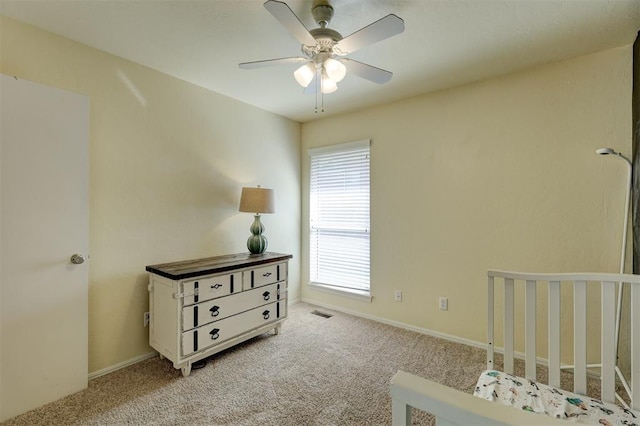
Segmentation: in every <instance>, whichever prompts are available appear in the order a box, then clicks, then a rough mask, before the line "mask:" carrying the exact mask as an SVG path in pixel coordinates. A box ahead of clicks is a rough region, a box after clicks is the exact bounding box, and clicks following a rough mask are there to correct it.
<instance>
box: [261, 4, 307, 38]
mask: <svg viewBox="0 0 640 426" xmlns="http://www.w3.org/2000/svg"><path fill="white" fill-rule="evenodd" d="M264 7H265V9H267V10H268V11H269V13H271V14H272V15H273V17H274V18H276V19H277V20H278V22H280V24H282V26H283V27H285V28H286V29H287V30H288V31H289V32H290V33H291V34H293V36H294V37H295V38H296V39H297V40H298V41H299V42H300V43H302V44H304V45H307V46H315V45H316V44H317V43H316V39H315V38H313V36H312V35H311V33H309V30H308V29H307V27H305V26H304V24H303V23H302V21H300V18H298V17H297V16H296V14H295V13H293V11H292V10H291V8H289V6H288V5H287V4H286V3H283V2H281V1H276V0H268V1H267V2H265V4H264Z"/></svg>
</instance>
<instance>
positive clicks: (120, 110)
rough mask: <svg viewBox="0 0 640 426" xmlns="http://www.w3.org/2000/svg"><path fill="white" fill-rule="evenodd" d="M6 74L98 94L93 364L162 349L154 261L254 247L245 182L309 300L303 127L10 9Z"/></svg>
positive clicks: (93, 125)
mask: <svg viewBox="0 0 640 426" xmlns="http://www.w3.org/2000/svg"><path fill="white" fill-rule="evenodd" d="M1 19H2V20H1V22H0V42H1V49H0V50H1V56H0V59H1V62H0V72H2V73H4V74H9V75H15V76H18V77H19V78H22V79H26V80H31V81H35V82H38V83H42V84H45V85H49V86H53V87H58V88H62V89H66V90H69V91H73V92H77V93H81V94H84V95H87V96H89V100H90V124H89V125H90V147H89V148H90V164H89V169H90V255H91V260H90V268H89V274H90V282H89V371H90V372H96V371H100V370H102V369H105V368H109V367H111V366H114V365H116V364H118V363H122V362H127V361H128V360H131V359H133V358H136V357H138V356H142V355H144V354H146V353H148V352H150V351H151V348H150V347H149V346H148V345H147V341H148V338H147V329H146V328H144V327H143V324H142V319H143V313H144V312H145V311H147V310H148V293H147V275H146V273H145V270H144V268H145V266H146V265H149V264H155V263H161V262H170V261H175V260H181V259H189V258H196V257H205V256H214V255H219V254H226V253H235V252H244V251H246V246H245V242H246V239H247V238H248V236H249V235H250V234H249V226H250V225H251V222H252V221H253V219H252V217H251V215H250V214H245V213H239V212H238V202H239V199H240V188H241V187H242V186H255V185H257V184H260V185H262V186H264V187H269V188H273V189H275V193H276V209H277V211H276V213H275V214H273V215H265V216H264V217H263V223H264V224H265V226H266V228H267V230H266V235H267V237H268V238H269V250H270V251H276V252H283V253H291V254H293V256H294V259H293V260H292V262H291V266H290V269H289V274H290V279H291V294H290V297H291V298H292V299H297V298H299V297H300V286H299V282H300V279H299V274H300V268H299V264H300V148H299V140H300V128H301V126H300V124H298V123H296V122H293V121H291V120H288V119H285V118H282V117H280V116H277V115H275V114H272V113H268V112H265V111H263V110H260V109H257V108H254V107H251V106H248V105H246V104H243V103H241V102H238V101H235V100H233V99H230V98H227V97H225V96H222V95H219V94H216V93H212V92H210V91H207V90H205V89H203V88H200V87H197V86H194V85H192V84H188V83H186V82H184V81H181V80H178V79H175V78H172V77H169V76H167V75H164V74H162V73H159V72H156V71H153V70H151V69H149V68H146V67H143V66H141V65H138V64H135V63H132V62H129V61H126V60H123V59H121V58H118V57H115V56H112V55H109V54H106V53H104V52H101V51H99V50H96V49H92V48H89V47H87V46H84V45H81V44H78V43H75V42H72V41H69V40H67V39H64V38H61V37H58V36H54V35H52V34H50V33H47V32H44V31H41V30H39V29H36V28H34V27H31V26H28V25H24V24H22V23H19V22H17V21H14V20H11V19H8V18H6V17H1Z"/></svg>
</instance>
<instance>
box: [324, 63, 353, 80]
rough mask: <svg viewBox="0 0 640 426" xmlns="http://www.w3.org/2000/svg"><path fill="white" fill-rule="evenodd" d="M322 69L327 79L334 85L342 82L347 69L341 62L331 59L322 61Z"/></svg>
mask: <svg viewBox="0 0 640 426" xmlns="http://www.w3.org/2000/svg"><path fill="white" fill-rule="evenodd" d="M324 69H325V71H326V72H327V75H328V76H329V78H330V79H331V80H333V81H335V82H336V83H339V82H340V81H342V79H343V78H344V76H345V75H347V67H345V66H344V64H343V63H342V62H340V61H338V60H336V59H333V58H329V59H327V60H326V61H324Z"/></svg>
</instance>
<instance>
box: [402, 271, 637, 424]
mask: <svg viewBox="0 0 640 426" xmlns="http://www.w3.org/2000/svg"><path fill="white" fill-rule="evenodd" d="M487 275H488V286H487V288H488V293H487V295H488V328H487V334H488V342H487V369H488V370H494V369H495V367H494V351H495V350H496V349H495V347H494V346H495V344H494V337H495V331H496V330H495V328H496V327H495V319H494V316H495V315H494V306H495V302H494V298H495V294H494V293H496V291H495V287H496V285H498V284H503V288H504V290H503V296H504V303H503V309H504V311H503V322H504V325H503V333H504V340H503V341H504V349H503V351H504V363H503V364H504V365H503V368H502V371H503V372H504V373H509V374H512V373H513V368H514V358H515V351H514V329H515V321H514V306H515V301H514V295H515V293H516V286H519V285H523V286H524V291H523V293H524V309H525V313H524V324H525V325H524V327H525V330H524V336H525V339H524V340H525V341H524V346H525V350H524V361H525V379H526V380H532V381H535V380H536V368H537V365H536V332H537V330H536V323H537V318H536V303H537V294H536V292H537V287H538V283H545V284H546V286H547V287H548V298H547V311H548V319H547V323H548V330H547V338H548V360H547V362H548V378H549V380H548V385H550V386H553V387H554V388H559V387H560V371H561V369H562V368H565V367H562V366H561V363H560V346H561V332H560V330H561V288H562V287H563V286H565V285H570V286H572V287H573V353H574V358H573V365H572V366H571V368H572V369H573V372H574V387H573V391H574V392H575V393H576V394H579V395H585V394H586V390H587V336H588V335H591V334H590V333H588V331H587V288H588V286H594V285H595V286H599V287H600V293H601V307H600V312H596V313H592V312H590V315H598V314H600V316H601V333H600V336H599V339H600V345H601V351H600V362H599V363H598V364H597V366H598V367H599V371H600V380H601V395H600V398H601V400H602V401H604V402H605V403H614V402H615V401H616V399H618V401H619V402H621V401H622V398H620V397H617V396H616V393H615V388H616V377H617V376H618V377H619V375H618V374H617V373H616V369H617V367H616V347H615V343H616V341H617V339H616V334H617V332H618V330H617V328H616V293H617V291H618V290H617V289H618V288H620V287H622V288H624V291H625V292H629V289H630V318H631V329H630V333H631V334H630V336H631V377H630V380H629V383H626V381H624V382H623V383H622V384H623V386H624V388H625V389H626V391H627V393H628V396H629V399H630V403H629V406H628V407H627V408H631V409H632V410H640V275H629V274H609V273H560V274H535V273H518V272H505V271H498V270H489V271H488V273H487ZM590 366H591V365H590ZM391 397H392V410H393V424H394V426H399V425H410V424H411V407H415V408H418V409H420V410H423V411H426V412H429V413H431V414H433V415H434V416H435V417H436V419H437V423H438V424H439V425H440V424H446V425H448V424H460V425H466V424H540V423H544V424H557V423H558V422H563V423H565V424H566V421H565V420H558V419H555V418H552V417H542V419H541V417H540V416H541V415H540V414H534V413H530V412H526V411H522V410H517V409H514V408H512V407H508V406H504V405H501V404H497V403H492V402H489V401H486V400H484V399H481V398H477V397H475V396H472V395H469V394H466V393H463V392H460V391H457V390H455V389H451V388H447V387H445V386H442V385H440V384H437V383H434V382H431V381H429V380H426V379H422V378H420V377H417V376H414V375H412V374H409V373H406V372H404V371H399V372H398V373H397V374H396V375H395V376H394V377H393V379H392V381H391ZM626 411H627V412H629V410H626ZM631 413H633V412H631ZM635 423H636V424H640V416H639V418H638V420H637V421H635Z"/></svg>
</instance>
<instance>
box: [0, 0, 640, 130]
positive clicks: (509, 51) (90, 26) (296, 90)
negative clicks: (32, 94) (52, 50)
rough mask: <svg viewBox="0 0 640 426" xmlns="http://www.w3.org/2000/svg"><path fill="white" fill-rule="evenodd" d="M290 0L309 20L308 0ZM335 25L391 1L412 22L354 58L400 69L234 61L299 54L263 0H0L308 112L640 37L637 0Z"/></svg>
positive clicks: (160, 66)
mask: <svg viewBox="0 0 640 426" xmlns="http://www.w3.org/2000/svg"><path fill="white" fill-rule="evenodd" d="M286 3H287V4H288V5H289V6H290V7H291V9H292V10H293V11H294V12H295V13H296V14H297V15H298V16H299V17H300V19H301V20H302V22H303V23H304V24H305V25H306V26H307V28H309V29H311V28H315V27H316V26H317V25H316V24H315V23H314V21H313V18H312V17H311V6H312V0H288V1H286ZM331 4H332V5H333V7H334V9H335V16H334V18H333V20H332V21H331V23H330V24H329V27H330V28H333V29H335V30H337V31H338V32H340V33H341V34H342V35H343V36H347V35H348V34H351V33H352V32H354V31H357V30H358V29H360V28H362V27H363V26H366V25H368V24H369V23H371V22H373V21H376V20H378V19H379V18H381V17H383V16H385V15H387V14H389V13H395V14H396V15H398V16H400V17H401V18H403V19H404V21H405V27H406V29H405V31H404V33H402V34H400V35H397V36H395V37H393V38H390V39H387V40H384V41H382V42H380V43H377V44H375V45H372V46H369V47H366V48H364V49H362V50H359V51H357V52H355V53H353V54H351V55H349V57H350V58H352V59H356V60H359V61H361V62H366V63H368V64H371V65H374V66H376V67H378V68H383V69H386V70H389V71H392V72H393V73H394V76H393V78H392V80H391V81H390V82H389V83H387V84H385V85H377V84H375V83H372V82H369V81H367V80H363V79H361V78H359V77H357V76H354V75H347V77H346V78H345V79H344V80H343V81H342V82H341V83H340V84H339V89H338V91H337V92H335V93H332V94H329V95H325V96H324V105H325V112H324V113H318V114H316V113H315V112H314V111H315V96H314V95H304V94H303V93H302V89H301V87H300V86H298V84H297V83H296V81H295V80H294V78H293V71H294V70H295V68H296V66H295V65H291V66H284V67H275V68H262V69H254V70H241V69H239V68H238V65H237V64H238V63H240V62H247V61H254V60H263V59H272V58H281V57H287V56H298V55H300V45H299V44H298V42H297V41H296V40H295V39H294V38H293V36H291V35H290V34H289V33H288V32H287V31H286V30H285V29H284V28H283V27H282V26H281V25H280V23H279V22H278V21H277V20H276V19H274V18H273V16H271V14H269V12H268V11H267V10H266V9H265V8H264V7H263V6H262V5H263V0H101V1H100V0H0V13H1V14H3V15H6V16H9V17H12V18H15V19H18V20H21V21H24V22H28V23H31V24H33V25H36V26H38V27H40V28H44V29H46V30H49V31H51V32H54V33H57V34H60V35H63V36H65V37H67V38H70V39H73V40H76V41H79V42H81V43H84V44H87V45H90V46H93V47H95V48H98V49H101V50H104V51H106V52H109V53H112V54H114V55H118V56H121V57H123V58H126V59H130V60H132V61H134V62H137V63H140V64H144V65H146V66H148V67H151V68H154V69H156V70H159V71H162V72H164V73H167V74H170V75H172V76H175V77H177V78H180V79H183V80H186V81H189V82H192V83H194V84H197V85H199V86H202V87H205V88H207V89H210V90H212V91H214V92H218V93H222V94H224V95H227V96H230V97H232V98H235V99H238V100H241V101H243V102H246V103H248V104H251V105H255V106H257V107H260V108H263V109H265V110H268V111H272V112H274V113H277V114H280V115H283V116H286V117H289V118H291V119H293V120H296V121H300V122H305V121H310V120H314V119H318V118H323V117H327V116H330V115H334V114H339V113H344V112H348V111H354V110H358V109H361V108H364V107H368V106H372V105H377V104H383V103H388V102H393V101H396V100H399V99H403V98H407V97H411V96H415V95H419V94H423V93H428V92H432V91H436V90H441V89H444V88H448V87H453V86H458V85H461V84H465V83H469V82H472V81H477V80H481V79H484V78H487V77H491V76H495V75H500V74H505V73H509V72H512V71H515V70H518V69H523V68H527V67H530V66H532V65H537V64H542V63H547V62H551V61H557V60H562V59H566V58H571V57H575V56H580V55H584V54H588V53H593V52H597V51H600V50H605V49H610V48H613V47H617V46H623V45H628V44H631V43H633V41H634V40H635V38H636V36H637V33H638V30H639V29H640V0H331Z"/></svg>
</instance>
